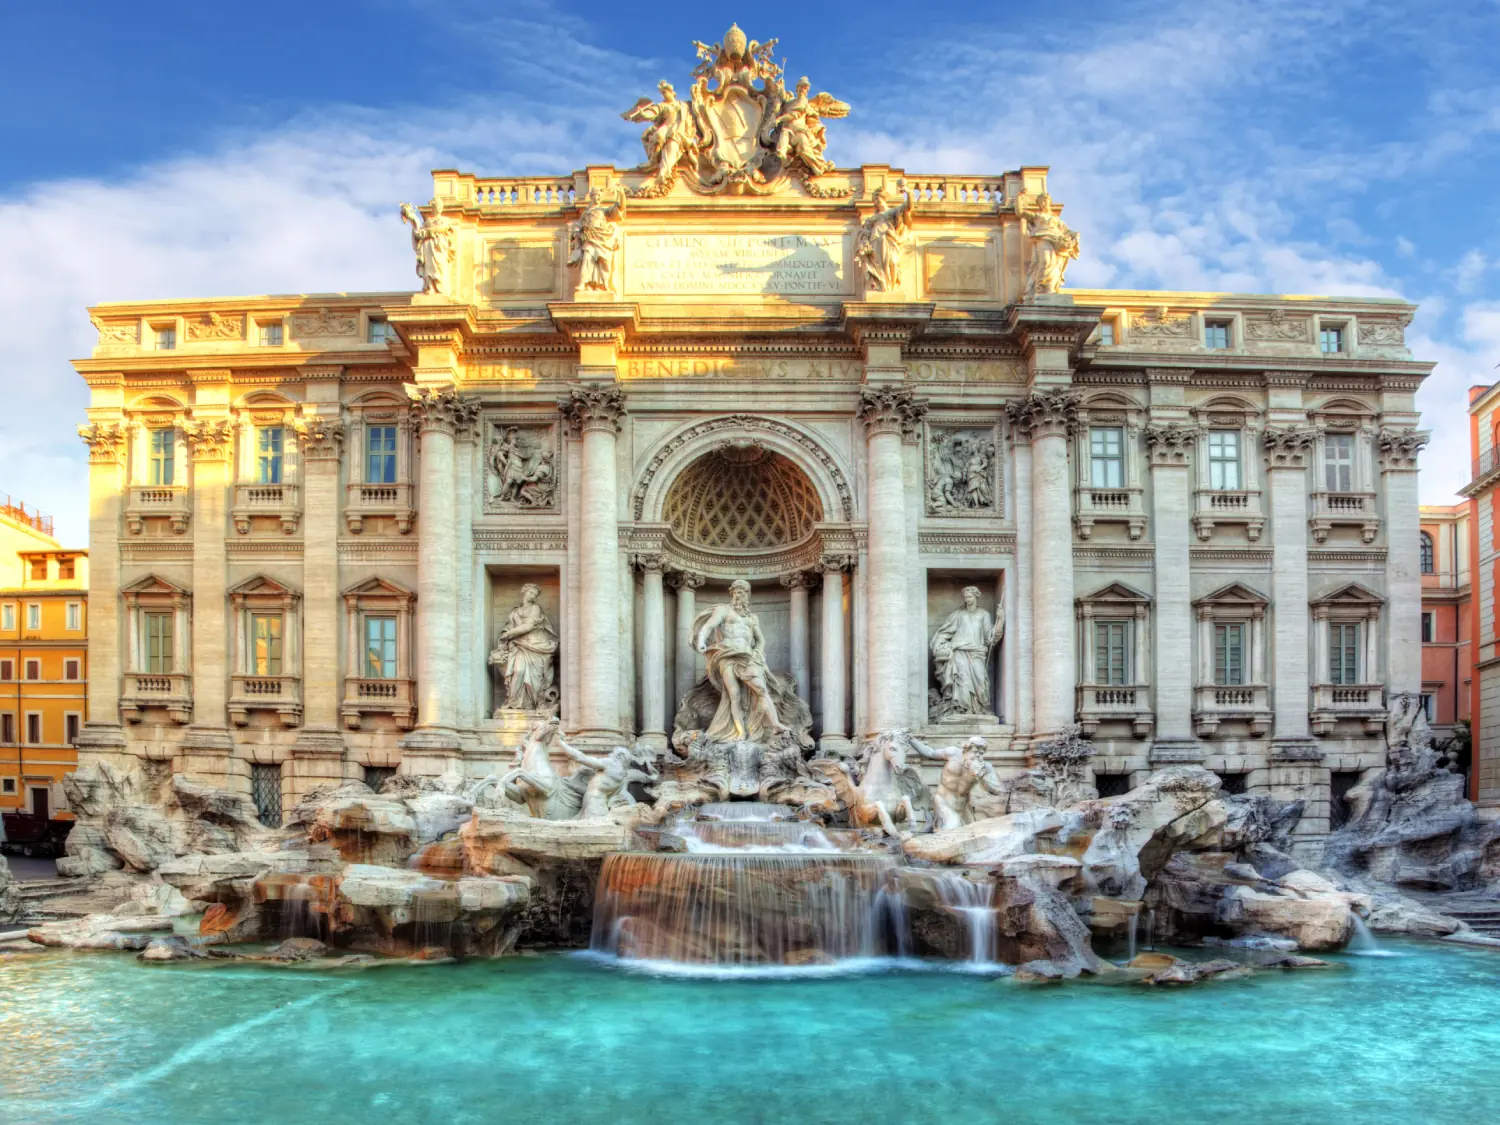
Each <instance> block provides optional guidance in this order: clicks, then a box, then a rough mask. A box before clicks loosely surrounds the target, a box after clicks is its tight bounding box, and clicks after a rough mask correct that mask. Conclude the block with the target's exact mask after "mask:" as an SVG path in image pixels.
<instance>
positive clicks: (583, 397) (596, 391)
mask: <svg viewBox="0 0 1500 1125" xmlns="http://www.w3.org/2000/svg"><path fill="white" fill-rule="evenodd" d="M557 409H558V410H560V411H561V412H562V415H563V417H564V418H566V419H567V421H568V424H569V425H571V426H572V427H573V428H574V429H575V430H577V431H579V432H580V433H588V432H589V431H590V430H608V431H609V432H610V433H612V434H614V433H619V432H620V419H621V418H623V417H624V416H625V394H624V392H623V391H621V390H620V388H619V387H615V386H610V385H608V384H605V385H602V386H600V385H596V384H593V383H579V384H575V385H574V386H572V387H569V388H568V397H567V398H562V399H558V400H557Z"/></svg>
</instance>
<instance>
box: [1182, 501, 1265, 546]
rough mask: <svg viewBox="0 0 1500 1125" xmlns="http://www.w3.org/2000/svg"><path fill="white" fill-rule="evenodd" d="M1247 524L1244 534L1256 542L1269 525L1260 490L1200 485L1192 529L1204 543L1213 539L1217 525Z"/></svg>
mask: <svg viewBox="0 0 1500 1125" xmlns="http://www.w3.org/2000/svg"><path fill="white" fill-rule="evenodd" d="M1221 523H1222V524H1244V525H1245V534H1246V536H1247V537H1248V538H1249V539H1250V541H1251V542H1252V543H1253V542H1255V541H1256V540H1258V539H1259V538H1260V533H1261V530H1262V529H1263V528H1264V527H1265V526H1266V516H1265V513H1264V512H1263V511H1262V510H1261V506H1260V489H1258V488H1250V489H1235V490H1228V489H1209V488H1201V489H1199V490H1198V491H1197V492H1195V493H1194V495H1193V530H1194V531H1196V532H1197V533H1198V538H1199V539H1201V540H1203V541H1204V542H1205V543H1206V542H1208V540H1210V539H1212V538H1213V534H1214V527H1215V526H1216V525H1218V524H1221Z"/></svg>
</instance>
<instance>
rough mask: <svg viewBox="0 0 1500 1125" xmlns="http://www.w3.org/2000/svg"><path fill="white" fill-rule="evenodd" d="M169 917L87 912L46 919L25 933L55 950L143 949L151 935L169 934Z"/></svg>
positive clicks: (39, 943) (170, 927)
mask: <svg viewBox="0 0 1500 1125" xmlns="http://www.w3.org/2000/svg"><path fill="white" fill-rule="evenodd" d="M171 929H172V919H170V918H158V917H135V918H125V917H120V916H119V915H114V914H88V915H85V916H84V917H82V918H70V919H68V920H67V921H63V922H47V923H45V924H43V925H40V926H35V927H33V928H32V929H30V930H28V931H27V932H26V936H27V937H28V938H30V939H31V940H32V941H34V942H36V944H38V945H46V946H52V947H55V948H59V949H116V950H118V949H131V950H141V949H145V948H146V946H147V945H149V944H150V943H151V936H152V935H153V934H157V933H170V932H171Z"/></svg>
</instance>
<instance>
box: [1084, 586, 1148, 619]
mask: <svg viewBox="0 0 1500 1125" xmlns="http://www.w3.org/2000/svg"><path fill="white" fill-rule="evenodd" d="M1077 601H1078V605H1079V606H1080V607H1082V606H1089V607H1091V608H1093V609H1096V610H1097V609H1100V608H1105V609H1107V608H1109V607H1110V606H1118V607H1119V608H1120V609H1122V610H1123V609H1129V610H1130V611H1131V612H1132V613H1133V612H1134V611H1135V609H1136V607H1137V606H1148V605H1150V604H1151V597H1150V595H1149V594H1143V593H1141V592H1140V591H1139V590H1137V589H1135V588H1134V587H1132V586H1127V585H1125V583H1123V582H1111V583H1110V584H1109V585H1108V586H1103V587H1101V588H1099V589H1098V590H1095V591H1094V592H1093V593H1092V594H1088V595H1086V596H1084V597H1081V598H1079V599H1078V600H1077Z"/></svg>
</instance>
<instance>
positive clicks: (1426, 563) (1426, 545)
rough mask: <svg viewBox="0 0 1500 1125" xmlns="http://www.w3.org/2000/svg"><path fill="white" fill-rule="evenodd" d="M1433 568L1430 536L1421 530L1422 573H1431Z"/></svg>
mask: <svg viewBox="0 0 1500 1125" xmlns="http://www.w3.org/2000/svg"><path fill="white" fill-rule="evenodd" d="M1433 570H1434V564H1433V558H1432V536H1430V535H1428V534H1427V532H1425V531H1424V532H1422V573H1423V574H1431V573H1433Z"/></svg>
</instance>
